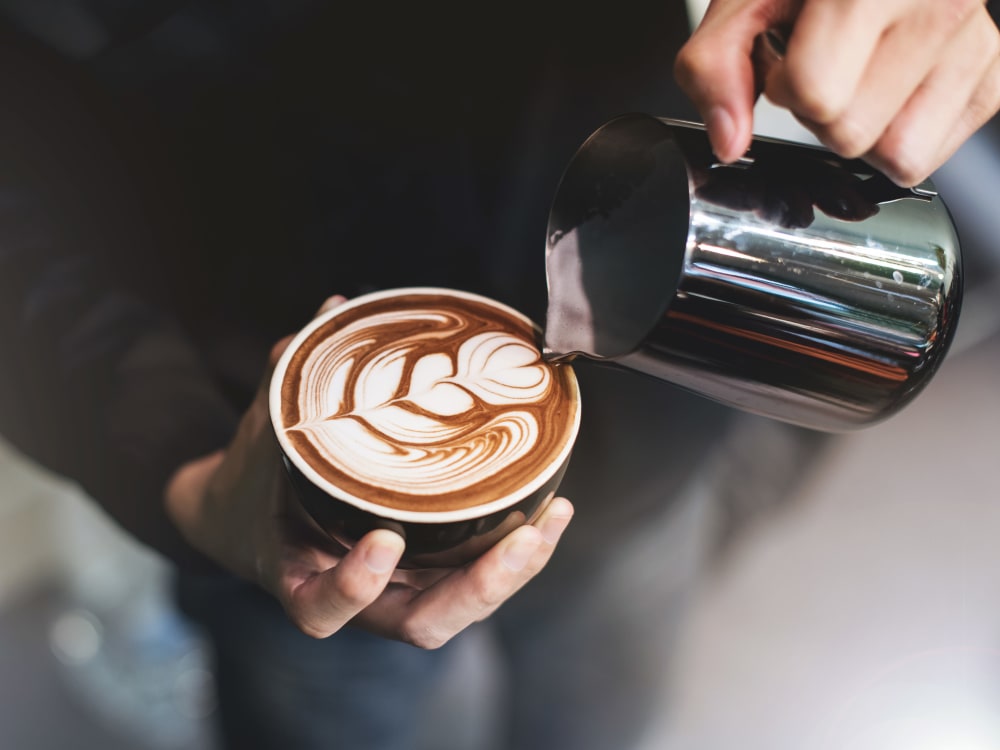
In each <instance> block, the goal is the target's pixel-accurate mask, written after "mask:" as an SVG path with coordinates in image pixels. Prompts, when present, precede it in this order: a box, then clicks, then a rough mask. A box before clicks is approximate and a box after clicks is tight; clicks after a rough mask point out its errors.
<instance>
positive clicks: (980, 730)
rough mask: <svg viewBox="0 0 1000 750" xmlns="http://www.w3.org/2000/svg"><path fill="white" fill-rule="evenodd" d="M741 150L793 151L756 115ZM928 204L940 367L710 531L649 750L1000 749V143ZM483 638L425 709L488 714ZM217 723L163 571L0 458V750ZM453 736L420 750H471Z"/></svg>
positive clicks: (105, 740)
mask: <svg viewBox="0 0 1000 750" xmlns="http://www.w3.org/2000/svg"><path fill="white" fill-rule="evenodd" d="M692 4H693V5H695V6H700V5H702V3H700V2H697V0H692ZM758 130H759V132H761V133H764V134H768V135H777V136H782V137H789V138H793V139H801V140H809V137H808V135H807V134H806V133H805V132H804V131H803V130H802V129H801V128H798V127H797V126H796V125H795V123H794V122H792V121H791V120H789V119H788V118H786V117H785V116H784V115H783V114H782V113H779V112H776V111H774V110H772V109H770V108H769V107H767V105H766V104H763V105H761V106H760V108H759V111H758ZM935 181H936V182H937V184H938V187H939V189H940V190H941V192H942V195H943V196H944V198H945V200H946V201H947V203H948V204H949V206H950V207H951V209H952V211H953V213H954V216H955V220H956V223H957V224H958V226H959V231H960V235H961V237H962V242H963V248H964V255H965V262H966V269H967V284H966V302H965V305H964V308H963V312H962V318H961V322H960V325H959V334H958V339H957V341H956V344H955V346H954V348H953V350H952V352H951V353H950V355H949V357H948V358H947V360H946V361H945V363H944V365H943V367H942V369H941V371H940V373H939V375H938V376H937V378H936V379H935V380H934V381H933V382H932V383H931V385H930V386H929V388H928V389H927V390H926V391H925V392H924V393H923V394H922V395H921V396H920V397H919V398H918V399H917V400H916V401H915V402H914V403H913V404H912V405H911V406H910V407H909V408H907V409H906V410H904V412H903V413H901V414H900V415H898V416H896V417H894V418H893V419H891V420H889V421H888V422H886V423H884V424H882V425H879V426H877V427H874V428H871V429H868V430H866V431H864V432H860V433H856V434H851V435H845V436H837V437H835V438H833V439H832V440H831V441H830V442H829V443H827V444H825V445H824V446H823V448H822V455H821V458H820V460H819V461H818V462H817V463H816V464H815V465H813V466H811V468H810V469H809V470H808V472H807V473H806V474H805V475H804V477H801V478H800V479H799V481H798V483H797V486H796V489H795V491H794V492H793V493H792V496H791V497H790V498H788V499H786V500H784V501H782V502H781V503H780V504H778V503H775V502H774V501H773V499H772V498H769V497H767V496H754V495H750V496H744V497H736V498H729V499H728V502H727V503H725V504H723V505H721V506H720V507H718V508H716V509H715V514H716V524H717V528H718V534H717V538H718V543H717V544H716V546H715V549H714V553H713V555H712V558H711V559H710V560H709V561H708V565H707V567H706V572H705V575H704V576H703V577H702V579H701V581H700V584H699V585H698V587H697V590H696V592H695V596H694V600H693V602H692V604H691V606H690V608H689V609H688V610H687V612H686V615H685V618H684V625H683V630H682V636H681V643H680V647H679V648H678V650H677V654H676V657H675V659H674V660H673V661H672V662H671V667H670V673H669V675H668V677H669V679H668V683H669V688H668V690H667V692H666V693H665V694H664V696H663V711H662V719H661V721H660V722H659V724H658V725H657V726H656V727H654V728H653V730H652V731H651V732H650V734H649V736H648V737H647V738H646V742H645V745H644V748H643V750H662V749H666V750H675V749H676V750H720V749H723V748H737V747H738V748H741V750H756V749H757V748H760V749H761V750H764V749H765V748H766V749H767V750H803V749H806V750H813V749H815V750H875V749H876V748H877V749H879V750H895V749H896V748H900V749H902V748H905V749H906V750H996V748H1000V544H998V543H997V539H998V538H1000V479H998V477H1000V472H998V465H997V464H998V460H1000V249H998V247H997V242H996V241H995V239H994V238H995V237H997V236H1000V216H998V212H997V211H996V196H997V195H998V194H1000V123H997V122H994V123H991V124H990V125H989V126H988V127H987V128H985V129H984V130H983V131H981V132H980V133H979V134H978V135H977V136H976V137H975V138H973V139H972V140H971V141H970V142H969V143H967V144H966V145H965V146H964V147H963V149H962V150H961V151H960V152H959V153H958V154H957V155H956V156H955V157H954V158H953V159H952V160H951V161H950V162H949V164H947V165H946V166H945V167H944V168H943V169H942V170H941V171H940V172H939V173H938V174H937V175H936V176H935ZM768 429H769V427H768V426H767V425H766V424H763V425H762V424H759V423H757V424H754V420H753V419H750V420H748V431H747V434H748V435H749V434H754V435H758V434H760V431H761V430H764V431H767V430H768ZM773 445H774V448H773V450H775V451H782V442H781V439H776V440H774V441H773ZM793 454H794V452H793V451H791V450H790V451H789V455H793ZM775 458H776V459H779V458H780V456H776V457H775ZM769 465H778V466H781V462H780V461H779V460H776V462H775V463H774V464H769ZM755 468H759V467H753V466H748V467H745V469H746V470H747V471H753V470H754V469H755ZM793 468H794V467H793ZM484 637H485V636H484V635H483V634H482V633H480V632H477V631H475V630H473V632H472V633H471V634H470V638H469V639H468V640H467V641H466V642H464V643H462V644H460V645H459V647H458V648H456V649H453V650H452V653H451V656H450V658H451V660H452V669H451V670H450V672H449V674H448V676H447V679H446V680H445V681H444V682H443V683H442V684H441V685H440V688H439V691H440V696H439V703H440V704H441V705H442V706H443V705H444V704H445V703H447V702H454V701H459V702H463V701H464V702H467V703H468V705H469V706H470V707H472V706H475V705H476V704H477V701H478V700H479V699H482V698H484V697H487V694H488V691H489V690H490V689H491V687H490V682H489V672H490V668H491V667H490V663H489V660H488V657H484V656H483V653H482V651H481V650H479V649H477V648H476V646H477V645H482V643H481V640H482V638H484ZM477 641H478V642H477ZM487 653H488V652H487ZM484 658H486V661H484ZM214 708H215V704H214V692H213V682H212V670H211V660H210V655H209V654H208V653H207V652H206V649H205V646H204V643H203V642H202V640H201V638H200V636H199V634H198V633H197V632H196V631H194V630H192V629H191V628H190V626H189V625H188V624H187V623H185V622H184V621H183V620H182V619H181V618H180V617H179V616H178V615H177V613H176V612H175V611H174V609H173V606H172V603H171V599H170V593H169V570H168V569H167V568H166V566H165V565H164V564H163V563H162V562H161V561H160V560H159V559H158V558H156V557H155V556H153V555H151V554H149V553H147V552H146V551H144V550H143V549H141V548H139V547H138V546H136V545H135V544H133V543H132V542H130V541H129V539H127V538H125V537H124V536H123V535H122V534H120V533H119V532H118V531H117V529H116V528H115V527H113V526H112V525H111V524H110V523H109V522H108V521H107V520H106V519H105V517H104V516H103V515H102V514H101V512H100V511H99V510H98V509H96V507H95V506H94V505H93V504H92V503H91V501H89V500H88V499H87V498H86V497H84V496H83V495H82V494H81V493H80V492H79V491H78V490H77V489H76V488H75V487H74V486H72V485H70V484H67V483H65V482H62V481H61V480H59V479H57V478H55V477H52V476H49V475H47V474H45V473H44V472H42V471H40V470H39V469H38V468H36V467H35V466H33V465H31V464H30V463H28V462H27V461H25V460H24V459H22V458H21V457H20V456H18V455H17V454H16V453H15V452H14V451H13V450H11V449H9V448H8V447H7V446H5V445H4V444H3V443H0V749H2V750H56V749H59V750H63V748H67V747H72V748H74V749H75V750H117V749H118V748H122V749H123V750H124V749H128V750H173V749H175V748H189V749H193V750H212V749H213V748H215V747H216V746H217V743H216V742H215V738H214V737H213V734H212V730H211V720H212V715H213V711H214ZM465 715H466V717H467V719H468V726H465V725H457V724H455V723H454V722H450V723H449V722H443V723H439V726H443V727H445V728H446V730H447V736H446V737H444V736H438V735H435V734H434V728H433V727H432V728H430V729H428V732H429V733H428V736H427V737H426V738H425V742H426V746H427V748H435V750H447V749H448V748H462V749H463V750H469V748H472V747H476V746H477V745H476V744H475V743H476V741H477V740H476V737H477V734H476V733H477V732H482V731H483V729H482V726H483V722H479V721H477V715H476V712H475V710H474V709H473V710H470V712H468V713H467V714H465ZM480 718H481V717H480ZM431 723H433V722H431Z"/></svg>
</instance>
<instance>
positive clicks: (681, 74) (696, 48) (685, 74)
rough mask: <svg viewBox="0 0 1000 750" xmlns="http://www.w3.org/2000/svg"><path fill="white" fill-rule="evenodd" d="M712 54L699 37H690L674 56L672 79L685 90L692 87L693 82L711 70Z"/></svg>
mask: <svg viewBox="0 0 1000 750" xmlns="http://www.w3.org/2000/svg"><path fill="white" fill-rule="evenodd" d="M713 57H714V56H713V55H712V52H711V50H710V49H709V47H708V45H707V44H704V43H703V42H702V41H701V40H700V39H699V38H697V37H695V38H692V39H691V40H690V41H688V42H687V44H685V45H684V46H683V47H681V49H680V52H678V53H677V56H676V57H675V58H674V80H676V81H677V83H678V84H679V85H680V86H681V88H683V89H685V90H690V89H691V88H693V85H694V82H695V81H697V80H699V79H701V78H702V77H703V75H704V74H705V73H706V72H707V71H709V70H711V68H712V62H713Z"/></svg>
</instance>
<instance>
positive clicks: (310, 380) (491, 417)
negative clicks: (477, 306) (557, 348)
mask: <svg viewBox="0 0 1000 750" xmlns="http://www.w3.org/2000/svg"><path fill="white" fill-rule="evenodd" d="M424 305H425V307H424V308H421V307H419V306H408V305H401V306H399V307H398V308H396V309H392V308H390V309H384V310H380V311H378V312H372V313H371V314H368V315H365V316H363V317H359V318H358V319H356V320H352V321H349V322H346V323H342V324H341V327H339V328H338V329H337V330H336V331H335V332H334V333H333V334H332V335H326V336H325V337H324V338H321V339H318V340H317V341H316V343H315V345H314V346H311V347H307V349H308V351H307V352H306V353H305V354H304V356H303V358H302V359H301V362H300V365H299V366H300V367H301V370H300V371H299V375H298V377H297V380H298V382H299V384H300V385H299V388H298V392H297V393H296V394H294V396H295V399H294V400H295V405H294V407H295V408H294V409H289V410H288V411H289V412H290V414H286V417H293V419H286V421H285V425H286V430H287V431H288V434H289V436H292V435H295V436H296V437H297V442H298V443H299V444H300V445H302V443H303V442H307V443H308V447H309V449H308V452H309V453H311V454H312V459H313V463H315V462H316V460H317V459H318V460H319V461H321V462H322V463H323V464H324V465H325V467H327V468H328V469H329V470H330V472H331V473H332V475H333V478H334V479H335V480H336V483H337V484H339V485H342V486H346V487H347V488H348V489H351V490H353V491H355V492H360V494H369V493H370V492H372V491H375V492H377V493H378V494H379V497H380V502H383V503H385V504H394V505H401V506H403V507H420V505H421V500H420V499H421V498H424V502H425V503H426V502H431V503H432V504H434V503H435V502H439V499H440V498H442V497H448V496H452V497H455V498H462V500H459V501H458V504H460V505H465V504H468V503H469V502H470V501H474V500H475V496H476V495H477V494H478V493H480V492H482V491H483V489H484V488H492V491H493V492H496V491H497V489H498V483H500V484H501V485H502V483H503V482H504V481H511V480H512V479H513V478H512V477H506V478H504V477H503V475H504V473H505V472H507V471H508V470H510V469H511V467H518V466H521V467H522V471H523V470H530V466H531V465H532V464H533V462H535V461H537V460H538V456H537V454H538V452H539V449H540V448H543V446H542V445H541V444H542V443H543V442H545V441H547V443H548V450H549V451H551V449H552V447H553V445H552V444H551V443H552V439H551V436H549V435H548V434H547V430H543V420H548V419H550V418H551V417H550V416H547V413H546V412H547V410H550V409H551V406H552V404H553V401H555V402H556V403H560V402H561V399H560V398H556V399H553V395H554V391H558V389H559V388H561V387H562V383H561V382H556V381H557V380H558V378H557V377H556V374H555V370H554V368H553V367H552V366H550V365H547V364H545V363H544V362H542V361H541V360H540V358H539V353H538V349H537V348H536V346H535V344H534V341H533V340H532V338H531V337H530V332H529V331H526V330H518V329H516V328H515V329H513V330H511V326H510V325H509V324H508V325H507V327H506V329H499V328H498V327H497V326H496V324H495V322H494V323H493V324H492V325H491V324H490V322H489V320H488V319H486V318H477V317H475V316H473V315H470V314H469V311H468V310H460V311H459V310H450V309H448V308H447V307H441V306H439V305H438V304H435V305H434V306H433V307H430V306H426V301H425V302H424ZM290 395H291V394H290ZM555 395H556V396H560V395H561V394H559V393H558V392H556V393H555ZM286 403H287V402H286ZM543 435H544V437H545V441H543ZM392 498H395V500H393V499H392ZM399 498H403V499H402V500H400V499H399ZM406 498H409V499H406Z"/></svg>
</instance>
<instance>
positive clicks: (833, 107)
mask: <svg viewBox="0 0 1000 750" xmlns="http://www.w3.org/2000/svg"><path fill="white" fill-rule="evenodd" d="M786 75H787V78H786V81H787V85H788V93H789V94H790V96H791V101H790V102H788V103H787V105H788V108H789V109H791V110H792V111H793V112H794V113H795V114H797V115H799V116H800V117H804V118H805V119H807V120H809V121H811V122H815V123H820V124H823V125H826V124H828V123H831V122H834V121H835V120H836V119H837V118H838V117H839V115H840V114H841V112H842V111H843V103H842V101H841V100H842V98H843V96H842V95H841V94H840V93H839V92H838V91H837V89H836V87H835V86H834V85H832V84H831V81H830V80H829V79H828V78H827V77H826V76H825V75H823V74H822V73H820V72H818V71H816V70H814V69H812V68H811V67H809V66H805V65H797V64H794V61H792V60H791V59H789V61H788V67H787V74H786Z"/></svg>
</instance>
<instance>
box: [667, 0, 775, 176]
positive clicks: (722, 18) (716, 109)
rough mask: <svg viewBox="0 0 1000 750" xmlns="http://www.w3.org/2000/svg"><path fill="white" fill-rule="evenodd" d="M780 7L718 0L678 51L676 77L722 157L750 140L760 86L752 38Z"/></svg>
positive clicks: (730, 157) (728, 158) (729, 157)
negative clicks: (755, 72) (755, 70)
mask: <svg viewBox="0 0 1000 750" xmlns="http://www.w3.org/2000/svg"><path fill="white" fill-rule="evenodd" d="M784 10H785V8H784V7H783V4H782V3H774V2H770V3H766V2H756V3H754V2H750V3H747V2H746V0H716V1H715V2H714V3H712V5H711V7H710V8H709V11H708V13H707V14H706V16H705V19H704V20H703V21H702V23H701V25H700V26H699V27H698V28H697V29H696V30H695V32H694V34H692V36H691V38H690V39H689V40H688V42H687V44H685V45H684V47H683V48H681V51H680V52H679V53H678V55H677V58H676V61H675V64H674V77H675V78H676V79H677V83H678V84H679V85H680V87H681V88H682V89H683V90H684V93H686V94H687V95H688V97H689V98H690V99H691V101H692V102H693V103H694V105H695V107H697V108H698V111H699V113H700V114H701V117H702V120H703V121H704V123H705V127H706V129H707V131H708V137H709V140H710V141H711V142H712V150H713V151H714V152H715V155H716V156H717V157H718V158H719V159H720V160H721V161H724V162H732V161H735V160H736V159H738V158H739V157H740V156H742V155H743V153H744V152H745V151H746V150H747V148H749V146H750V140H751V138H752V135H753V107H754V103H755V102H756V100H757V95H758V93H759V90H760V82H758V81H757V80H756V78H755V75H754V61H753V51H754V42H755V40H756V38H757V36H758V35H759V34H760V33H761V32H763V31H765V30H767V29H768V28H769V27H770V26H771V25H772V24H773V23H774V22H775V21H776V20H777V19H778V17H780V15H784V13H780V14H779V11H784Z"/></svg>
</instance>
